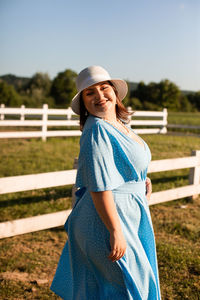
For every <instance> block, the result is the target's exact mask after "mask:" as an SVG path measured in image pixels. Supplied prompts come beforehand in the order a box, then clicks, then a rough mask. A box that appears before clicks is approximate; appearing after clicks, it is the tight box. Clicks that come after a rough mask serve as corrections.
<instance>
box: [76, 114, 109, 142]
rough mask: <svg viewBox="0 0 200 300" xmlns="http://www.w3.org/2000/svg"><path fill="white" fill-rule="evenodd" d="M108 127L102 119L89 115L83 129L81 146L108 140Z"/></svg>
mask: <svg viewBox="0 0 200 300" xmlns="http://www.w3.org/2000/svg"><path fill="white" fill-rule="evenodd" d="M106 125H107V124H106V122H105V121H104V120H103V119H101V118H100V117H96V116H93V115H89V116H88V118H87V120H86V122H85V125H84V128H83V132H82V135H81V139H80V144H81V145H83V144H87V143H89V144H91V143H93V142H94V141H95V142H98V141H100V140H101V139H104V140H107V139H108V135H109V128H107V126H106Z"/></svg>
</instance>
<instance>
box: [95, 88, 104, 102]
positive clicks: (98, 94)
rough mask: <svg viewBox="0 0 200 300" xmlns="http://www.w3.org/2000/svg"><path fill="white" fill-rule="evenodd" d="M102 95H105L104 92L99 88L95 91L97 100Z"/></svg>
mask: <svg viewBox="0 0 200 300" xmlns="http://www.w3.org/2000/svg"><path fill="white" fill-rule="evenodd" d="M102 96H103V92H102V91H100V90H98V89H97V90H96V91H95V98H96V99H97V100H99V99H101V97H102Z"/></svg>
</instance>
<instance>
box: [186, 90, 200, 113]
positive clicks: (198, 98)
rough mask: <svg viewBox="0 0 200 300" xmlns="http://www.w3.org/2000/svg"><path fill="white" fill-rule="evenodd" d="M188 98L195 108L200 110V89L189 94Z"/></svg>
mask: <svg viewBox="0 0 200 300" xmlns="http://www.w3.org/2000/svg"><path fill="white" fill-rule="evenodd" d="M187 98H188V100H189V101H190V103H191V105H192V106H193V108H194V109H195V110H198V111H200V91H198V92H196V93H190V94H188V95H187Z"/></svg>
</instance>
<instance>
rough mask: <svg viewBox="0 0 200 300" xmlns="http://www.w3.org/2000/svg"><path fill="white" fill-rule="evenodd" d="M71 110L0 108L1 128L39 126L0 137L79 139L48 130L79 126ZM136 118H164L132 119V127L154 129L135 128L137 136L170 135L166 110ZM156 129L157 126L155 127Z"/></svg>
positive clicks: (68, 132)
mask: <svg viewBox="0 0 200 300" xmlns="http://www.w3.org/2000/svg"><path fill="white" fill-rule="evenodd" d="M10 116H14V117H15V118H16V117H18V120H12V119H7V118H8V117H10ZM27 116H29V117H31V118H36V117H39V118H40V120H38V119H37V120H28V119H26V117H27ZM51 116H57V117H58V116H63V118H64V120H60V119H59V120H49V117H51ZM75 116H77V115H75V114H74V112H73V111H72V109H71V108H67V109H49V108H48V105H47V104H44V105H43V108H25V106H24V105H22V106H21V108H10V107H5V106H4V105H3V104H1V106H0V126H4V127H16V126H17V127H30V126H31V127H40V128H41V130H38V131H13V132H0V138H32V137H42V139H43V140H44V141H45V140H46V138H47V137H55V136H80V135H81V131H80V130H54V131H52V130H48V127H54V126H57V127H62V126H64V127H77V126H79V121H78V120H77V119H75ZM134 116H135V117H151V118H161V119H160V120H131V121H130V123H129V124H130V126H153V128H145V129H144V128H140V129H139V128H138V129H137V128H136V129H135V131H136V133H140V134H143V133H166V132H167V109H163V111H160V112H158V111H136V112H135V113H134ZM154 126H158V128H155V127H154Z"/></svg>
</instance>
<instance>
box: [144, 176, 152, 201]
mask: <svg viewBox="0 0 200 300" xmlns="http://www.w3.org/2000/svg"><path fill="white" fill-rule="evenodd" d="M145 183H146V197H147V200H148V201H149V200H150V197H151V193H152V183H151V179H150V178H149V177H147V178H146V182H145Z"/></svg>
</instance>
